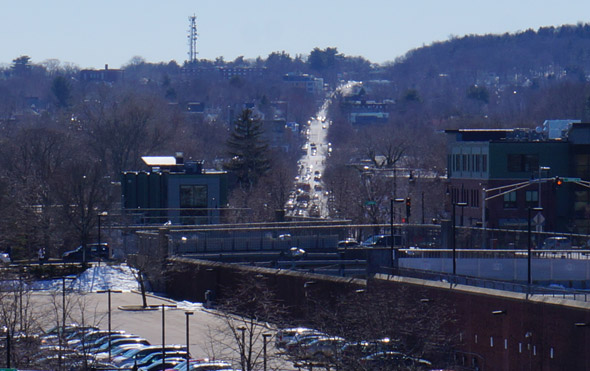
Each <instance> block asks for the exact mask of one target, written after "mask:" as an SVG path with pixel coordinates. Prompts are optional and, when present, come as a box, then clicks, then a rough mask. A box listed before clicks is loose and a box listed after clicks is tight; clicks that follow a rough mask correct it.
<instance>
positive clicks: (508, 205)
mask: <svg viewBox="0 0 590 371" xmlns="http://www.w3.org/2000/svg"><path fill="white" fill-rule="evenodd" d="M504 208H505V209H516V191H512V192H510V193H506V194H505V195H504Z"/></svg>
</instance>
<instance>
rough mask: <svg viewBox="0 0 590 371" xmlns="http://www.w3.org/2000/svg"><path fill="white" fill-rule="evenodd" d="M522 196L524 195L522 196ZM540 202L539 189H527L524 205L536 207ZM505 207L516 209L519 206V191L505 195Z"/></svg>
mask: <svg viewBox="0 0 590 371" xmlns="http://www.w3.org/2000/svg"><path fill="white" fill-rule="evenodd" d="M521 197H522V196H521ZM538 204H539V192H538V191H525V192H524V206H525V207H526V208H528V207H535V206H538ZM504 208H505V209H516V208H518V192H516V191H512V192H509V193H506V194H505V195H504Z"/></svg>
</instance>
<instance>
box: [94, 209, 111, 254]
mask: <svg viewBox="0 0 590 371" xmlns="http://www.w3.org/2000/svg"><path fill="white" fill-rule="evenodd" d="M97 215H98V255H99V258H98V265H99V266H100V254H101V252H102V244H101V239H100V217H101V216H107V215H109V213H107V212H106V211H101V212H100V213H98V214H97Z"/></svg>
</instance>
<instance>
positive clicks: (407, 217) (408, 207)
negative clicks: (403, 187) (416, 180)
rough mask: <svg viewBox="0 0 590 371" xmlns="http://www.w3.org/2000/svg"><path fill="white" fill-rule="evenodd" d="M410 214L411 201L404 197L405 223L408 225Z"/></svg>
mask: <svg viewBox="0 0 590 371" xmlns="http://www.w3.org/2000/svg"><path fill="white" fill-rule="evenodd" d="M411 214H412V199H411V198H409V197H406V221H407V222H408V223H409V221H410V215H411Z"/></svg>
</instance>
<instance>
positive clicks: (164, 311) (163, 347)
mask: <svg viewBox="0 0 590 371" xmlns="http://www.w3.org/2000/svg"><path fill="white" fill-rule="evenodd" d="M156 307H161V308H162V362H163V361H164V360H165V359H166V308H176V305H174V304H172V305H169V304H160V305H157V306H156ZM187 365H188V364H187Z"/></svg>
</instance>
